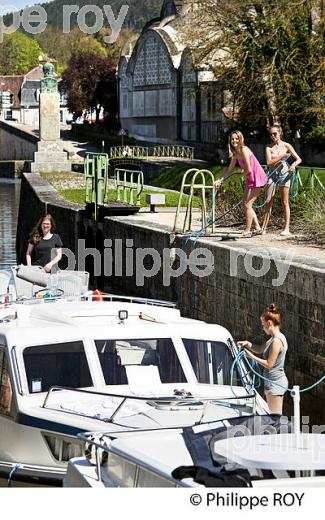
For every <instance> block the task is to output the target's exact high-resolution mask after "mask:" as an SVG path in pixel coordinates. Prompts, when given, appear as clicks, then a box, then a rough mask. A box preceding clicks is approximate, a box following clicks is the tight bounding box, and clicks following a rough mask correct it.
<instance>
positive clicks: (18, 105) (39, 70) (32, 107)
mask: <svg viewBox="0 0 325 520" xmlns="http://www.w3.org/2000/svg"><path fill="white" fill-rule="evenodd" d="M43 63H45V61H44V60H43V61H41V62H40V64H39V65H38V66H37V67H34V68H33V69H32V70H30V71H29V72H27V73H26V74H21V75H16V76H0V87H1V89H0V93H1V91H6V92H10V94H11V100H12V102H11V106H10V107H8V108H6V109H4V110H2V111H1V112H2V114H1V116H2V117H3V119H5V120H9V121H10V120H14V121H17V122H18V123H21V124H24V125H29V126H33V128H35V129H37V128H38V127H39V94H40V85H41V79H42V78H43V67H42V65H43ZM55 64H56V63H55ZM59 90H60V89H59ZM70 119H72V114H70V112H69V110H68V108H67V103H66V97H65V95H64V92H62V91H61V90H60V121H61V123H66V121H67V120H70Z"/></svg>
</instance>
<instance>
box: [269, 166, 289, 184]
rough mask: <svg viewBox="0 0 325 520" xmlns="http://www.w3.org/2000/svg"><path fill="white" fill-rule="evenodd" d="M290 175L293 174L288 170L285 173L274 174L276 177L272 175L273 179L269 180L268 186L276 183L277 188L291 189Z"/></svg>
mask: <svg viewBox="0 0 325 520" xmlns="http://www.w3.org/2000/svg"><path fill="white" fill-rule="evenodd" d="M290 174H291V172H290V171H289V170H287V171H286V172H284V173H278V172H276V173H274V175H271V177H270V178H269V180H268V181H267V183H268V184H272V182H275V183H276V185H277V186H279V187H280V188H284V187H286V188H290V182H291V178H290Z"/></svg>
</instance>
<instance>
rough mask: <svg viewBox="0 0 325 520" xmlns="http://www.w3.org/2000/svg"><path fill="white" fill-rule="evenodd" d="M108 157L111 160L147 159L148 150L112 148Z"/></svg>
mask: <svg viewBox="0 0 325 520" xmlns="http://www.w3.org/2000/svg"><path fill="white" fill-rule="evenodd" d="M110 157H111V159H117V158H124V157H125V158H127V157H135V158H137V157H149V148H148V147H147V146H112V147H111V148H110Z"/></svg>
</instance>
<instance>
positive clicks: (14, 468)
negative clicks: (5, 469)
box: [8, 464, 22, 487]
mask: <svg viewBox="0 0 325 520" xmlns="http://www.w3.org/2000/svg"><path fill="white" fill-rule="evenodd" d="M21 467H22V465H21V464H15V466H14V467H13V468H12V470H11V471H10V473H9V477H8V487H11V482H12V477H13V476H14V473H15V471H17V469H19V468H21Z"/></svg>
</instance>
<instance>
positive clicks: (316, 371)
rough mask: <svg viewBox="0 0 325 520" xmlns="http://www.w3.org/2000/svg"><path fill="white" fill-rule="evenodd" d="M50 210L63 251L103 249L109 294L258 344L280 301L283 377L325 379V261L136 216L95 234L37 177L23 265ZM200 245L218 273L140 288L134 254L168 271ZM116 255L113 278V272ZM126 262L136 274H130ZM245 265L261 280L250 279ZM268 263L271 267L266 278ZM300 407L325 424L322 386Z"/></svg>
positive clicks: (25, 189)
mask: <svg viewBox="0 0 325 520" xmlns="http://www.w3.org/2000/svg"><path fill="white" fill-rule="evenodd" d="M45 211H46V212H50V213H52V214H53V216H54V218H55V219H56V222H57V230H58V232H59V233H60V235H61V236H62V240H63V243H64V246H65V247H69V248H70V249H71V250H72V251H74V252H76V251H77V240H78V238H85V239H86V246H87V247H91V246H93V247H94V246H97V247H98V248H99V249H100V250H102V252H103V248H104V249H105V252H104V254H103V255H102V257H103V259H104V266H103V267H104V268H105V269H106V277H105V280H104V281H105V287H106V289H107V288H109V289H111V290H114V291H115V290H118V291H120V292H122V293H123V294H133V295H139V296H145V297H150V298H161V299H166V300H173V301H177V302H178V304H179V307H180V310H181V312H182V314H183V315H185V316H188V317H194V318H197V319H201V320H204V321H207V322H211V323H212V322H213V323H218V324H220V325H223V326H225V327H226V328H228V329H229V330H230V331H231V333H232V334H233V336H234V338H235V339H245V338H249V339H252V340H253V341H254V342H257V343H258V342H262V341H263V340H265V337H264V338H263V336H262V333H261V326H260V322H259V316H260V315H261V313H262V312H263V311H264V310H265V308H266V306H267V305H269V304H270V303H272V302H276V303H278V304H279V306H280V308H281V311H282V313H283V331H284V333H285V334H286V336H287V339H288V342H289V351H288V357H287V362H286V372H287V374H288V377H289V383H290V385H291V386H292V385H293V384H299V385H300V386H301V387H306V386H308V385H311V384H312V383H314V382H315V381H316V380H317V379H319V378H320V377H322V376H323V375H324V373H325V334H324V333H325V326H324V323H325V262H324V261H320V260H318V259H317V258H316V255H315V257H311V256H308V257H303V256H296V255H294V254H293V255H292V257H290V258H289V257H287V255H288V249H282V251H280V250H279V249H275V248H274V249H268V250H265V251H261V252H260V253H259V254H257V250H256V246H253V245H251V246H250V245H249V243H248V244H247V245H246V244H244V245H239V244H237V243H232V244H229V243H223V242H216V241H212V239H210V240H209V239H204V240H203V239H202V240H197V241H196V242H193V241H188V242H187V241H186V239H184V238H182V237H180V236H176V237H175V236H174V235H172V234H171V233H170V232H169V230H168V229H167V228H166V227H164V225H162V224H150V223H149V224H148V221H145V220H142V221H141V220H139V218H138V217H137V221H136V222H135V220H134V219H132V217H106V218H105V219H104V222H103V224H101V225H100V226H99V227H98V229H97V232H96V230H94V229H93V228H91V225H90V223H89V222H87V221H86V220H85V218H84V212H83V208H81V207H79V206H76V205H73V204H70V203H68V202H66V201H64V200H63V199H62V198H61V197H59V196H58V195H57V193H56V192H55V190H54V189H53V188H52V187H51V186H50V185H49V184H48V183H47V182H46V181H45V180H44V179H42V178H41V177H40V176H39V175H38V174H24V175H23V178H22V187H21V204H20V211H19V220H18V230H17V254H18V257H19V258H20V260H24V255H25V251H26V245H27V240H28V235H29V233H30V231H31V229H32V227H33V226H34V225H35V223H36V221H37V220H38V218H39V217H40V216H41V214H42V213H43V212H45ZM110 241H111V242H110ZM200 246H201V247H203V246H204V247H205V248H207V249H208V250H209V251H210V252H211V255H212V258H213V264H214V269H213V272H212V273H211V274H210V275H209V276H206V277H201V278H199V277H193V275H192V274H191V273H190V272H189V271H186V272H185V273H184V274H183V275H182V276H180V277H178V278H171V283H170V284H169V285H168V284H166V285H164V278H163V274H164V273H163V272H162V269H159V270H158V272H157V274H156V275H155V276H153V277H150V278H149V277H148V278H144V280H143V282H144V283H143V285H139V283H138V285H137V283H136V276H137V275H138V276H140V275H141V272H142V269H141V265H140V264H141V262H140V261H139V258H138V264H137V265H136V262H135V260H136V257H135V251H136V250H137V249H138V251H139V250H140V249H143V248H153V250H155V251H156V253H154V254H156V256H157V257H158V259H161V258H162V257H163V256H164V257H165V265H166V266H167V267H168V265H172V267H173V268H176V267H177V256H176V260H175V248H180V249H182V250H184V251H185V253H186V254H187V256H189V254H190V253H191V252H192V251H193V249H195V248H198V247H200ZM164 250H165V253H164ZM166 250H167V251H166ZM111 257H112V258H113V265H112V273H110V272H108V268H109V266H110V258H111ZM126 259H127V263H128V267H127V268H128V269H129V271H130V272H132V271H133V274H132V275H129V273H127V272H126ZM106 260H107V261H106ZM132 260H133V264H134V269H132ZM143 265H144V267H145V269H148V270H150V268H151V267H152V262H151V260H150V257H149V256H148V257H146V258H145V259H144V260H143ZM247 265H251V268H252V269H255V270H256V273H255V274H258V275H260V276H252V275H250V274H248V273H247ZM265 265H266V266H267V267H268V265H269V268H267V270H266V272H265V273H264V274H263V272H262V268H263V266H265ZM230 266H232V267H231V268H230ZM62 267H64V266H62ZM86 269H87V270H88V268H87V267H86ZM139 269H140V270H139ZM286 269H287V274H286V276H285V277H283V283H281V284H279V285H277V280H278V278H279V272H280V273H281V272H282V271H283V270H286ZM165 274H166V272H165ZM140 277H141V276H140ZM138 281H139V280H138ZM285 403H286V411H287V413H291V410H292V409H291V399H290V397H289V396H288V395H287V397H286V401H285ZM301 408H302V414H303V415H309V416H310V417H311V424H318V425H321V424H324V421H325V384H322V385H320V386H318V387H317V388H315V389H313V390H312V391H309V392H306V393H304V394H302V397H301Z"/></svg>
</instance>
